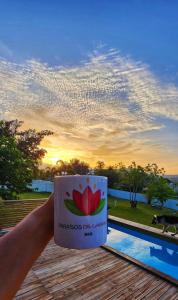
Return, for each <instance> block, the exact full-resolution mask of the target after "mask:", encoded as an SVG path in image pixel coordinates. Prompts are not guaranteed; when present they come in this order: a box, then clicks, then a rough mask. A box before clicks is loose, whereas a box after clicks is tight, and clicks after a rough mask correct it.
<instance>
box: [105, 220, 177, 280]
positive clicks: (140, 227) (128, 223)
mask: <svg viewBox="0 0 178 300" xmlns="http://www.w3.org/2000/svg"><path fill="white" fill-rule="evenodd" d="M108 220H111V221H112V222H114V223H115V224H120V225H124V226H125V227H127V228H131V229H133V228H134V229H136V230H138V231H140V232H142V233H147V234H149V235H152V236H155V237H159V238H160V239H162V240H166V241H169V242H173V243H174V244H177V245H178V239H176V238H173V237H170V236H167V235H163V234H161V232H159V230H158V229H154V228H153V231H152V227H151V226H150V227H149V226H146V225H142V224H138V223H136V222H132V221H128V220H125V219H121V218H118V217H114V216H111V215H109V216H108ZM101 247H102V248H104V249H105V250H107V251H109V252H111V253H112V254H114V255H117V256H120V257H121V258H123V259H125V260H127V261H129V262H131V263H133V264H135V265H137V266H139V267H141V268H142V269H144V270H146V271H148V272H150V273H152V274H154V275H156V276H158V277H160V278H163V279H164V280H166V281H168V282H170V283H172V284H174V285H175V286H178V280H177V279H175V278H173V277H171V276H169V275H166V274H164V273H162V272H160V271H158V270H157V269H155V268H152V267H150V266H148V265H147V264H144V263H142V262H140V261H138V260H137V259H135V258H133V257H131V256H129V255H127V254H124V253H122V252H120V251H118V250H116V249H114V248H112V247H110V246H107V245H102V246H101Z"/></svg>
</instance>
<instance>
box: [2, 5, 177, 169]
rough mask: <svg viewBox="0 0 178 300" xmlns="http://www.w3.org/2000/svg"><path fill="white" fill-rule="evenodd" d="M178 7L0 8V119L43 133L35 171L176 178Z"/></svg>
mask: <svg viewBox="0 0 178 300" xmlns="http://www.w3.org/2000/svg"><path fill="white" fill-rule="evenodd" d="M177 9H178V2H177V1H175V2H174V3H171V4H170V3H169V2H165V1H162V0H159V1H156V2H155V3H154V5H153V3H151V2H150V3H143V2H141V1H132V2H130V1H113V0H111V1H109V2H108V1H102V2H101V1H99V0H96V1H94V2H92V3H91V2H90V1H81V0H79V1H67V3H66V2H64V1H53V2H52V3H51V2H48V1H43V2H42V1H38V2H35V1H30V2H27V1H23V2H22V1H20V0H16V1H15V3H11V2H10V1H9V0H7V1H6V2H4V3H3V4H2V5H1V10H0V119H6V120H12V119H18V120H22V121H24V123H23V128H24V129H27V128H35V129H36V130H44V129H48V130H51V131H53V135H51V136H48V137H45V138H44V140H43V142H42V144H41V146H42V147H44V148H45V149H46V150H47V153H46V155H45V157H44V159H43V164H44V165H52V166H55V165H56V163H57V162H58V161H60V160H64V161H69V160H70V159H72V158H79V159H80V160H83V161H86V162H88V163H89V164H90V165H91V167H93V166H95V164H96V162H97V161H98V160H102V161H104V162H105V163H106V164H107V165H114V164H116V163H119V162H122V163H124V164H126V165H128V164H130V163H131V162H132V161H136V162H137V163H138V164H141V165H143V166H144V165H146V164H148V163H157V164H158V166H159V167H164V168H165V170H166V173H167V174H178V150H177V149H178V135H177V132H178V56H177V52H178V35H177V28H178V18H177V13H176V12H177Z"/></svg>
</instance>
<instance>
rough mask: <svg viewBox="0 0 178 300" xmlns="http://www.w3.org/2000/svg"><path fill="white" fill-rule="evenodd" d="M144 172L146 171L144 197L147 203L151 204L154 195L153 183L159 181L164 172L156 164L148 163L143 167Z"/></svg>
mask: <svg viewBox="0 0 178 300" xmlns="http://www.w3.org/2000/svg"><path fill="white" fill-rule="evenodd" d="M145 172H146V173H147V187H146V188H145V190H146V198H147V201H148V204H151V201H152V199H153V197H154V189H155V185H156V184H157V182H158V181H159V178H160V177H162V176H163V175H164V174H165V170H164V168H159V167H158V166H157V164H155V163H154V164H148V165H147V166H146V167H145Z"/></svg>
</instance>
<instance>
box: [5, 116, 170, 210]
mask: <svg viewBox="0 0 178 300" xmlns="http://www.w3.org/2000/svg"><path fill="white" fill-rule="evenodd" d="M22 124H23V122H22V121H18V120H12V121H5V120H2V121H0V197H1V198H2V199H15V198H18V195H19V194H20V193H21V192H23V191H25V190H26V189H27V186H28V185H29V184H30V183H31V181H32V179H43V180H53V179H54V177H55V176H57V175H67V174H68V175H75V174H80V175H85V174H95V175H99V176H106V177H107V178H108V186H109V188H115V189H121V190H124V191H129V194H130V203H131V206H132V207H136V205H137V201H136V194H137V193H145V194H146V196H147V199H148V203H151V201H152V200H153V199H154V198H157V199H158V200H159V201H160V203H162V204H163V203H164V201H165V200H166V199H167V198H168V197H171V196H173V195H174V192H173V190H172V189H171V188H170V187H169V184H168V180H166V179H165V178H164V177H163V176H164V174H165V171H164V168H159V167H158V166H157V164H155V163H152V164H147V165H146V166H144V167H143V166H140V165H138V164H136V162H132V163H131V164H130V165H128V166H126V165H124V164H123V163H118V164H115V165H109V166H106V164H105V162H104V161H98V162H97V163H96V165H95V166H94V167H93V168H91V166H90V165H89V164H88V163H87V162H85V161H81V160H79V159H77V158H73V159H71V160H70V161H69V162H67V161H63V160H59V161H57V163H56V165H55V166H51V167H46V168H41V167H40V166H41V161H42V158H43V157H44V156H45V154H46V150H45V149H43V148H41V147H40V143H41V141H42V140H43V139H44V138H45V137H46V136H49V135H52V134H53V132H51V131H49V130H43V131H40V132H38V131H36V130H35V129H28V130H20V128H21V126H22Z"/></svg>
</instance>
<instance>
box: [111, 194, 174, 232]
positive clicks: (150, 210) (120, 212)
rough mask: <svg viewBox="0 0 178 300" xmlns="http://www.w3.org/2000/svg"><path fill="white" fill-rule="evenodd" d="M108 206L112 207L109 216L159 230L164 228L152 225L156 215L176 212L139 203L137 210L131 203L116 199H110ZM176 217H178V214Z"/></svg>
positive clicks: (171, 229)
mask: <svg viewBox="0 0 178 300" xmlns="http://www.w3.org/2000/svg"><path fill="white" fill-rule="evenodd" d="M108 204H109V206H110V207H111V208H110V209H109V214H110V215H112V216H115V217H120V218H123V219H126V220H129V221H133V222H137V223H140V224H144V225H148V226H152V227H157V228H162V226H161V225H153V224H151V221H152V218H153V216H154V215H163V214H169V215H171V214H173V212H174V211H173V210H171V209H168V208H162V209H159V208H155V207H152V206H150V205H148V204H144V203H138V204H137V208H131V207H130V203H129V201H126V200H122V199H118V198H115V197H108ZM176 215H178V212H177V213H176ZM169 230H170V231H173V232H174V231H175V230H174V229H173V227H170V228H169Z"/></svg>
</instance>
